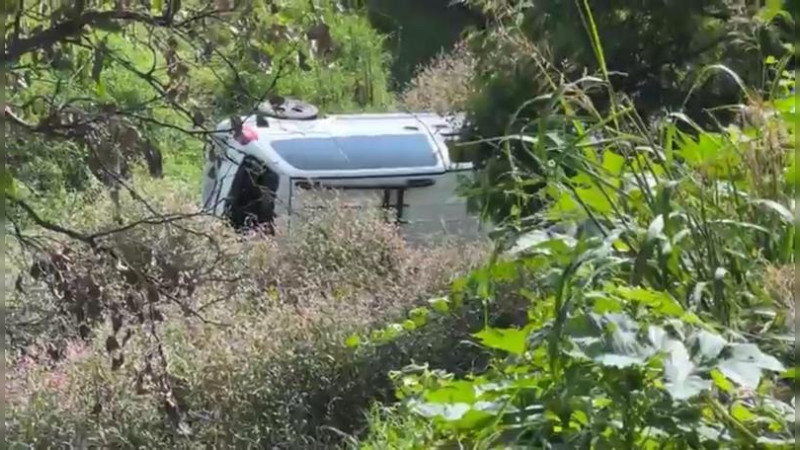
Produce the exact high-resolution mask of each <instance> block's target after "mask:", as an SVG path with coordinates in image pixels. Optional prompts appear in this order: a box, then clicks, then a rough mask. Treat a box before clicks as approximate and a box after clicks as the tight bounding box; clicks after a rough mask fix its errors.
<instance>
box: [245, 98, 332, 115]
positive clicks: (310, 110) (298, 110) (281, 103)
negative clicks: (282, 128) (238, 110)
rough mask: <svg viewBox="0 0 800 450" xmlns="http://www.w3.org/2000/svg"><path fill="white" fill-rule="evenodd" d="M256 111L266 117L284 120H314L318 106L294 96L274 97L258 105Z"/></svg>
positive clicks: (317, 113)
mask: <svg viewBox="0 0 800 450" xmlns="http://www.w3.org/2000/svg"><path fill="white" fill-rule="evenodd" d="M258 112H259V113H260V114H263V115H265V116H267V117H273V118H276V119H285V120H314V119H316V118H317V117H319V108H317V107H316V106H314V105H312V104H311V103H308V102H304V101H302V100H298V99H294V98H283V97H276V98H273V99H270V100H269V101H266V102H264V103H261V104H260V105H258Z"/></svg>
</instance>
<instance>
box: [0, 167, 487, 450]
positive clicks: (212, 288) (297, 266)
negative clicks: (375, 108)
mask: <svg viewBox="0 0 800 450" xmlns="http://www.w3.org/2000/svg"><path fill="white" fill-rule="evenodd" d="M164 183H167V182H166V181H157V182H147V183H139V186H140V189H141V192H142V193H143V195H148V198H160V199H161V201H160V202H152V203H150V204H149V206H150V208H153V209H155V210H157V211H159V212H161V211H162V208H163V210H165V211H171V213H172V214H175V213H177V212H181V213H186V214H190V213H192V211H193V208H192V207H189V206H187V205H188V204H190V203H188V202H187V196H186V194H185V193H181V192H172V193H171V194H169V195H167V196H164V195H163V194H162V195H161V196H159V195H156V194H155V193H156V192H159V191H162V192H163V191H164V189H163V186H164ZM125 202H126V203H125V206H126V207H125V208H124V211H126V217H125V220H126V221H129V220H130V221H136V220H137V217H138V218H139V220H141V218H142V217H144V218H147V217H150V215H151V212H150V210H149V208H146V207H144V206H142V205H141V203H139V202H137V201H135V200H131V199H126V200H125ZM103 206H104V203H96V204H94V205H93V207H92V208H91V209H90V210H84V211H81V212H82V213H84V214H83V215H79V214H78V215H75V216H73V217H71V218H69V219H67V220H65V222H64V223H65V225H67V226H75V227H77V226H78V224H80V227H81V228H80V229H82V230H86V232H87V233H88V232H92V231H95V230H97V231H99V230H108V229H113V228H115V227H116V224H115V223H113V221H110V220H109V218H108V217H104V216H103V215H102V213H100V214H98V215H94V214H97V213H99V212H101V211H103V210H104V208H103ZM105 206H106V207H108V206H110V205H108V203H105ZM332 206H333V207H332V208H330V209H329V210H328V211H329V212H327V213H325V214H321V215H320V216H318V217H317V218H315V219H314V220H313V221H310V222H307V223H306V224H303V225H297V224H295V225H293V226H292V229H291V231H290V232H287V231H285V230H286V229H285V227H283V228H279V230H283V231H279V235H278V236H276V237H274V238H264V237H263V236H258V235H253V236H244V237H241V236H235V235H233V234H232V233H231V232H230V231H229V230H227V228H225V227H223V226H221V225H222V224H221V223H218V222H216V221H214V220H212V221H209V220H208V219H207V218H205V217H193V216H188V217H186V218H183V219H181V220H176V221H171V222H167V223H154V224H147V223H144V224H141V225H140V226H138V227H135V228H133V229H131V230H129V231H126V232H121V233H116V234H114V235H111V236H109V237H108V240H107V241H105V240H104V241H103V242H104V243H105V244H107V245H109V246H110V247H111V248H113V249H114V250H115V251H117V252H119V253H123V252H127V253H126V254H128V255H129V257H128V258H126V259H125V261H127V262H128V263H129V265H130V267H131V268H135V269H136V271H137V272H139V273H142V274H146V275H147V278H148V279H158V280H160V282H159V285H158V288H159V289H158V292H159V293H160V295H161V298H160V300H155V299H152V298H150V303H149V305H150V308H155V309H156V310H157V311H158V315H160V316H161V317H162V318H161V319H160V320H156V321H154V322H151V321H144V322H140V321H138V320H137V319H136V314H135V312H134V311H131V310H129V309H127V308H128V306H126V305H128V304H129V303H128V302H129V301H130V299H131V298H133V299H134V300H135V299H137V298H139V297H138V296H139V295H140V294H139V292H138V289H136V288H134V287H131V286H127V285H125V284H124V280H123V279H122V278H124V277H123V276H122V275H120V274H119V272H118V270H119V269H118V268H117V267H108V266H106V265H104V263H103V261H102V260H98V259H96V258H90V257H87V255H91V254H92V252H91V251H89V250H80V249H78V248H75V249H74V251H73V253H72V254H71V255H72V259H71V263H70V265H69V266H68V267H67V268H64V269H63V270H61V271H60V272H59V274H60V276H59V277H56V278H57V280H63V279H68V280H80V279H83V278H81V277H82V276H87V275H91V276H92V277H94V280H95V281H96V282H100V281H101V280H102V281H103V286H104V288H103V293H102V295H103V297H102V299H103V300H102V306H101V310H100V311H99V312H97V315H96V316H95V319H96V320H95V321H94V322H93V324H89V323H80V322H79V321H77V320H75V319H74V318H72V317H71V316H69V315H65V314H68V313H69V312H70V311H71V310H70V309H67V310H64V308H63V307H64V305H65V304H66V303H67V301H68V299H67V298H65V297H64V296H59V295H56V293H54V292H53V290H52V288H53V287H54V286H55V285H54V284H53V282H54V281H56V279H54V280H42V281H39V282H37V281H35V280H32V279H30V278H29V277H27V276H25V275H22V281H21V286H22V288H23V290H24V292H17V293H16V294H15V295H16V296H18V299H17V300H13V299H12V300H11V301H10V302H9V307H10V314H9V320H8V321H7V327H8V328H9V329H12V330H13V331H14V332H15V335H17V336H25V335H26V332H27V334H28V335H31V336H33V339H30V340H24V339H18V340H17V341H14V343H16V344H18V345H19V346H20V347H17V352H15V354H16V356H14V357H13V358H12V359H11V360H10V361H8V363H9V368H10V369H11V370H10V371H9V373H8V374H7V378H6V382H7V391H6V392H7V397H6V398H7V401H8V403H7V405H8V409H7V416H6V430H7V432H6V441H5V442H6V444H7V445H8V446H9V447H10V448H18V447H21V446H23V445H26V444H30V445H34V446H36V447H42V448H46V447H53V446H62V445H88V446H101V447H108V446H111V447H117V446H122V447H147V448H175V447H179V448H196V447H197V446H206V445H209V446H213V447H217V446H249V445H256V446H264V445H268V446H278V447H280V448H321V447H326V446H328V445H332V444H333V443H334V442H338V441H339V440H340V439H341V436H340V434H338V433H337V432H336V430H339V431H340V432H343V433H354V432H355V431H357V429H358V427H359V425H360V424H361V423H362V420H360V419H359V417H353V415H354V414H356V415H357V414H359V411H361V410H363V409H366V408H367V407H368V406H369V405H370V404H371V402H373V401H375V400H382V399H388V398H391V396H392V394H391V393H392V391H393V387H392V385H391V383H390V382H389V380H388V378H387V375H386V374H387V373H388V372H389V371H390V370H394V369H399V368H401V367H403V366H404V365H406V364H409V363H411V362H412V361H428V362H430V363H431V364H433V365H435V366H441V367H446V368H448V369H449V370H456V371H465V370H468V369H469V368H471V367H472V365H471V363H470V361H472V359H473V357H468V356H466V355H469V354H471V353H475V351H474V349H472V348H469V347H467V348H459V346H458V342H459V340H460V339H462V338H463V337H464V335H463V333H462V332H460V331H458V330H457V329H449V328H448V327H446V326H444V325H442V326H438V327H433V328H432V329H431V330H432V334H431V335H429V336H414V337H413V338H409V339H408V340H407V341H404V342H398V343H397V344H396V345H395V346H393V347H387V348H382V349H364V351H359V352H357V353H355V354H354V353H353V352H352V351H350V350H349V349H348V348H347V347H346V346H344V345H343V344H342V343H343V341H344V340H345V338H346V337H347V335H348V334H349V333H350V332H351V331H352V330H354V329H355V330H357V329H365V328H367V327H371V326H372V325H373V324H375V323H377V322H379V321H382V320H384V319H385V318H386V317H393V316H397V315H399V314H402V312H403V311H405V310H408V309H411V308H413V307H415V306H417V305H420V304H422V303H424V301H425V300H426V299H428V298H430V297H435V296H437V295H441V294H443V293H444V292H445V290H446V287H447V285H448V284H449V281H450V280H451V277H452V276H454V274H457V273H458V272H463V271H466V270H468V269H469V268H471V267H474V266H476V265H477V264H478V262H479V261H480V260H481V259H482V258H483V255H484V254H485V251H484V249H485V245H484V244H483V243H472V244H463V243H462V244H458V245H456V244H450V245H441V246H438V247H434V248H429V249H421V248H412V247H409V246H407V245H406V244H404V243H403V241H402V240H400V239H399V238H398V236H397V234H396V233H397V231H396V230H395V229H393V228H392V227H391V226H389V225H386V224H384V223H383V222H382V221H379V220H377V219H378V218H377V217H372V216H369V215H367V216H364V215H362V214H359V213H357V212H354V211H348V210H344V209H342V208H340V207H338V206H337V205H336V204H334V205H332ZM209 236H212V237H213V239H209ZM137 255H140V256H141V258H137V257H136V256H137ZM145 255H148V256H146V257H145ZM326 255H327V256H326ZM139 260H141V262H142V263H145V261H149V263H146V264H144V265H142V266H136V261H139ZM388 262H390V263H388ZM20 267H22V266H21V265H20ZM123 273H124V272H123ZM172 279H175V280H182V281H181V284H179V285H178V286H176V287H175V288H168V286H166V285H165V284H164V283H167V284H168V282H169V281H170V280H172ZM189 284H191V288H189ZM126 286H127V287H126ZM170 289H171V290H170ZM187 289H188V291H187ZM145 294H146V292H143V293H142V295H145ZM166 294H170V296H169V297H167V296H166ZM75 298H76V299H83V298H84V297H83V296H81V295H80V292H77V291H76V296H75ZM142 298H144V297H142ZM88 299H91V298H88ZM37 306H38V308H37ZM32 309H33V311H31V310H32ZM145 311H147V309H145ZM150 311H153V310H152V309H151V310H150ZM117 313H121V314H122V317H124V321H123V325H122V327H121V328H120V329H116V325H115V324H114V323H115V320H116V319H115V317H117V316H116V314H117ZM54 317H55V319H57V320H61V321H62V323H61V324H60V326H55V325H53V324H52V323H50V322H48V321H49V320H52V319H53V318H54ZM23 318H24V319H25V320H16V319H23ZM32 323H37V324H42V326H53V327H54V329H52V328H51V329H49V330H47V329H45V330H42V329H41V328H36V327H35V328H34V329H31V328H30V327H32V326H33V325H32ZM81 325H85V326H87V325H91V326H90V327H89V333H88V335H87V336H83V338H82V336H81V334H80V333H78V332H77V331H78V329H79V328H80V326H81ZM126 330H131V332H130V333H128V332H127V331H126ZM434 330H435V331H434ZM43 331H46V333H44V332H43ZM114 336H116V337H117V342H118V343H119V345H120V348H118V349H116V348H109V347H108V345H109V344H108V343H109V337H114ZM53 349H55V350H57V351H48V350H53ZM160 354H161V355H163V356H159V355H160ZM120 356H123V357H124V358H123V359H122V362H121V363H119V362H117V361H120ZM161 358H163V361H164V362H165V364H164V365H162V364H161V362H160V361H161ZM165 388H168V389H169V391H170V392H169V394H170V395H168V396H167V395H166V394H165V393H164V391H163V390H164V389H165ZM166 401H170V402H174V404H172V405H170V404H165V402H166ZM332 429H333V431H332Z"/></svg>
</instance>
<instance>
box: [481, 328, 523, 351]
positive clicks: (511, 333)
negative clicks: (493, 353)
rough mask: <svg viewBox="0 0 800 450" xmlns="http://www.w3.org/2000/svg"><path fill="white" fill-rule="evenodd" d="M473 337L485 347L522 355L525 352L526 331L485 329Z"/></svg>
mask: <svg viewBox="0 0 800 450" xmlns="http://www.w3.org/2000/svg"><path fill="white" fill-rule="evenodd" d="M473 336H474V337H475V338H476V339H478V340H479V341H480V342H481V344H483V345H485V346H486V347H489V348H493V349H497V350H503V351H505V352H508V353H512V354H514V355H522V354H523V353H524V352H525V348H526V341H527V338H528V331H527V330H518V329H515V328H485V329H484V330H483V331H480V332H478V333H475V334H473Z"/></svg>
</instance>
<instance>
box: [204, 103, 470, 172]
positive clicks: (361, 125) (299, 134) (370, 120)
mask: <svg viewBox="0 0 800 450" xmlns="http://www.w3.org/2000/svg"><path fill="white" fill-rule="evenodd" d="M463 120H464V116H463V115H453V116H448V117H445V116H441V115H439V114H435V113H378V114H339V115H330V116H325V117H322V118H319V119H315V120H282V119H275V118H271V117H270V118H267V124H268V126H266V127H257V125H256V117H255V115H253V116H244V117H242V121H243V123H244V124H245V125H246V126H250V127H253V128H254V129H255V130H256V132H257V136H258V139H257V141H255V142H251V143H249V144H247V145H244V146H242V145H240V144H239V143H238V142H236V141H235V140H233V139H230V137H231V135H230V132H229V130H230V121H229V120H225V121H223V122H221V123H220V124H219V125H218V126H217V131H218V133H220V134H222V136H220V135H219V134H218V135H217V136H218V137H219V138H222V139H223V140H225V141H227V144H228V145H229V146H231V147H233V148H234V149H235V150H237V151H239V152H241V153H243V154H249V155H251V156H255V157H257V158H259V159H260V160H262V161H264V162H266V163H268V164H270V165H272V166H276V168H277V169H278V170H279V171H281V172H283V173H286V174H288V175H289V176H291V177H309V178H313V177H337V176H345V175H347V176H349V175H382V174H398V175H401V174H406V173H414V172H425V173H430V172H441V171H443V170H444V164H447V163H448V162H449V157H448V156H447V148H446V146H445V145H444V143H443V140H442V139H443V137H445V136H448V135H453V134H455V133H456V132H457V131H458V130H459V129H460V127H461V125H462V124H463ZM403 135H405V136H411V135H417V136H418V137H419V136H422V135H424V136H425V137H426V138H427V141H428V143H429V144H430V147H431V150H432V151H434V152H436V153H437V157H438V158H437V160H438V162H437V163H436V164H435V165H434V166H427V167H425V168H424V169H423V168H420V167H417V168H413V167H400V166H396V167H391V168H388V167H380V168H377V167H372V168H367V169H361V168H359V169H349V168H348V169H346V170H345V169H341V168H339V169H336V170H330V171H328V170H313V171H307V170H302V169H300V168H298V167H295V166H293V165H291V164H288V163H287V161H286V158H284V157H281V156H280V155H279V154H278V153H279V152H278V151H276V148H275V147H276V145H275V144H276V143H277V141H287V140H294V139H308V140H309V142H319V141H321V140H322V141H324V140H325V139H326V138H327V139H331V140H335V139H341V138H345V137H348V136H353V137H355V136H376V137H377V136H396V137H399V136H403ZM333 146H338V143H337V144H333ZM392 148H395V149H396V150H387V151H395V152H398V156H401V155H400V154H399V152H406V151H407V148H408V147H407V146H405V147H404V145H402V144H400V145H395V146H392ZM289 151H291V150H289ZM284 154H285V153H284ZM361 154H363V152H362V153H361ZM399 159H404V158H399ZM405 160H408V159H407V158H405Z"/></svg>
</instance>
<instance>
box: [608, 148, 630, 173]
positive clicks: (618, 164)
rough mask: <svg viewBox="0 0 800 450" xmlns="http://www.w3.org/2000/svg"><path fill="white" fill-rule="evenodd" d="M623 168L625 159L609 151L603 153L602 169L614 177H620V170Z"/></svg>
mask: <svg viewBox="0 0 800 450" xmlns="http://www.w3.org/2000/svg"><path fill="white" fill-rule="evenodd" d="M623 167H625V157H624V156H621V155H618V154H616V153H614V152H613V151H611V150H606V151H605V153H603V168H604V169H606V171H608V173H609V174H611V175H612V176H614V177H619V176H620V175H622V169H623Z"/></svg>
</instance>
